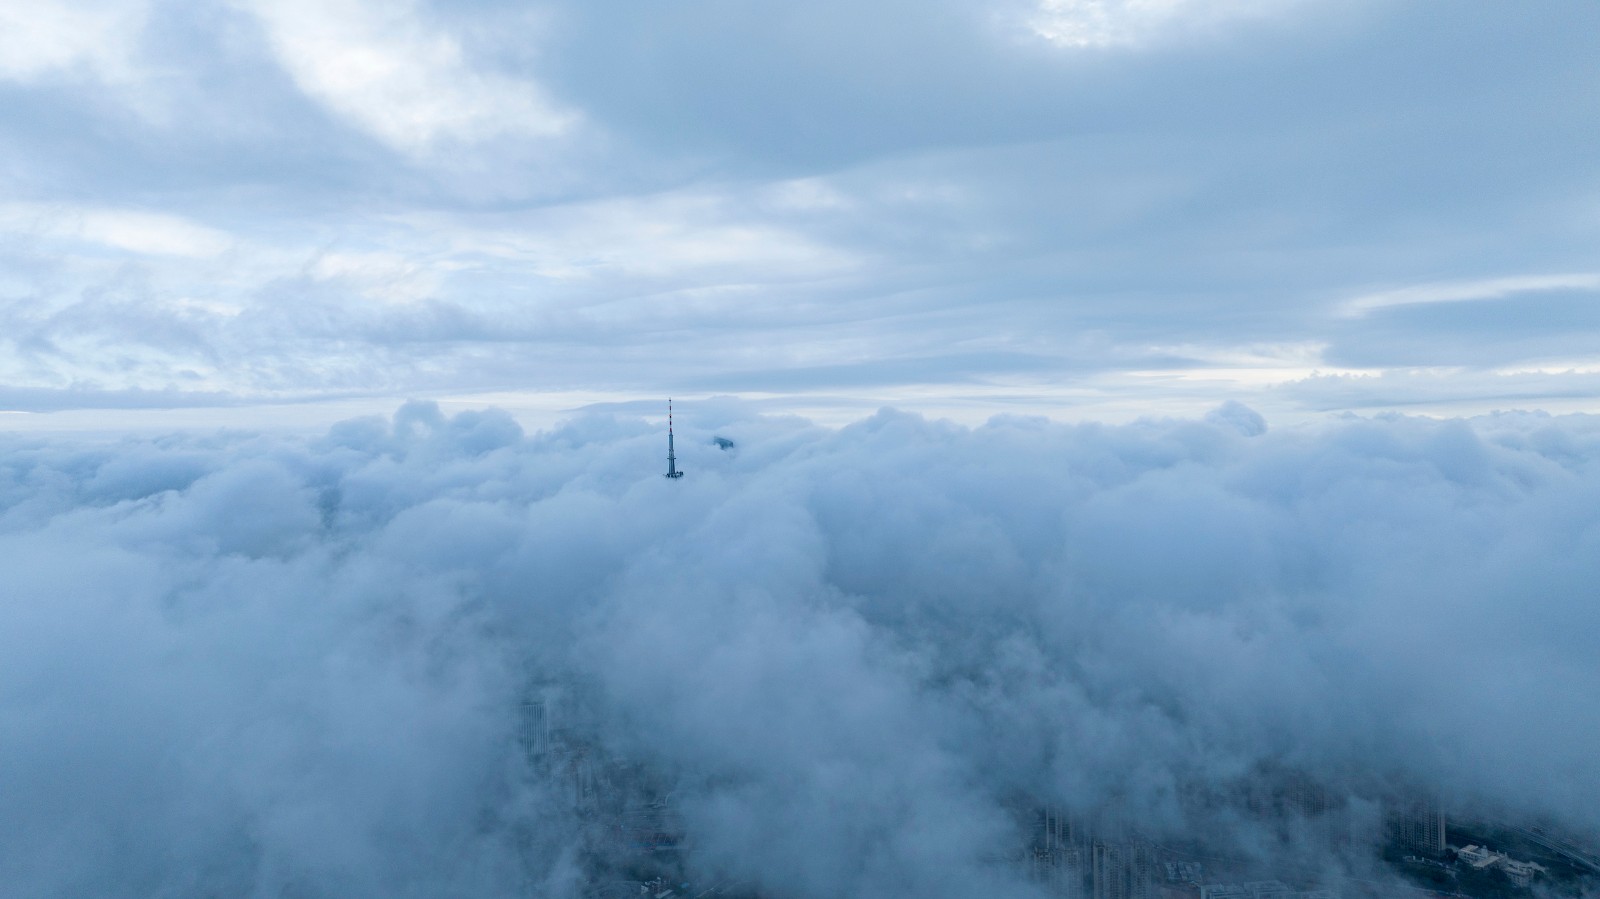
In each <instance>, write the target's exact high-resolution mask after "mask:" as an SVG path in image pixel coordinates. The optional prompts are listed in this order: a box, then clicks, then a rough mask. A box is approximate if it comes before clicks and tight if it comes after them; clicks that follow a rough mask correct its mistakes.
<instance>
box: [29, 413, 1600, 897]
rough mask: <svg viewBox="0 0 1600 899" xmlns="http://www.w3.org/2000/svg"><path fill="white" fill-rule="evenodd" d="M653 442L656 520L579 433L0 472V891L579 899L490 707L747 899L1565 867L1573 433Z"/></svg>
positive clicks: (1590, 647) (1577, 437)
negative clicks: (1115, 834)
mask: <svg viewBox="0 0 1600 899" xmlns="http://www.w3.org/2000/svg"><path fill="white" fill-rule="evenodd" d="M679 412H680V414H679V417H678V425H679V427H678V457H679V463H680V466H681V467H682V468H684V469H686V470H687V472H688V474H687V476H686V477H685V478H683V479H682V480H679V481H670V480H668V479H665V478H663V477H661V472H662V470H664V465H665V460H664V458H663V456H664V451H665V447H664V446H663V442H664V441H663V436H664V434H663V428H662V427H661V425H662V424H663V422H659V421H655V420H650V421H647V420H644V419H641V418H637V417H630V416H624V415H620V414H609V413H604V412H595V413H586V414H579V415H577V416H576V417H574V418H572V419H571V420H570V421H568V422H566V423H565V424H563V425H561V426H559V427H556V428H553V429H551V430H547V431H542V432H539V433H534V434H528V433H524V431H523V429H522V428H520V427H519V426H518V425H517V424H516V423H515V422H514V421H513V420H512V419H511V418H510V417H509V416H507V415H505V414H503V413H499V412H496V411H492V410H491V411H487V412H466V413H462V414H459V415H456V416H454V417H446V416H444V415H442V414H441V413H440V412H439V410H438V409H437V407H434V406H432V405H429V404H423V403H411V404H407V405H406V406H404V407H402V408H400V409H399V410H398V411H397V412H396V413H395V414H394V415H393V416H392V417H391V418H388V419H360V420H353V421H348V422H344V423H341V424H339V425H336V426H334V427H332V428H331V429H329V430H328V431H327V432H326V433H324V434H321V435H318V436H316V437H313V438H303V437H296V436H287V435H275V434H273V433H248V432H219V433H188V434H176V435H169V436H160V437H143V436H141V437H126V438H115V439H94V438H89V437H77V436H75V437H71V438H64V437H38V436H27V437H19V436H5V437H0V559H3V560H4V564H5V576H4V578H3V580H0V796H3V797H4V800H3V801H0V872H4V873H3V874H0V878H3V881H4V884H5V885H4V888H3V890H0V892H4V893H5V894H6V895H8V896H27V897H31V896H87V895H94V896H107V897H111V896H164V897H165V896H170V897H187V896H263V897H264V896H273V897H277V896H443V895H456V896H514V895H548V896H571V895H580V894H581V893H582V891H583V890H584V889H585V883H586V881H588V880H589V879H591V878H593V877H595V876H597V875H596V874H595V872H594V870H593V868H592V863H593V859H594V857H595V856H594V852H593V834H592V833H591V831H592V828H591V827H590V826H589V824H588V823H587V822H586V821H584V820H583V816H582V815H581V814H580V811H579V810H578V809H577V808H576V807H575V805H574V803H573V802H572V801H570V798H569V794H570V792H571V790H570V789H569V785H568V784H567V782H566V781H567V779H569V775H568V774H567V773H563V772H562V771H560V770H557V769H556V768H554V767H552V766H549V765H545V766H541V765H538V764H532V763H530V759H529V752H528V749H527V746H526V744H525V737H524V736H519V734H521V733H523V729H525V727H526V721H525V720H524V717H523V716H525V715H526V711H525V708H526V707H525V705H524V703H525V701H526V700H527V699H528V698H529V697H530V696H540V697H546V698H548V699H549V702H548V708H549V714H550V715H551V716H552V722H553V724H552V726H553V727H555V728H556V729H557V731H558V732H559V739H562V740H566V741H569V742H570V743H572V744H574V745H577V744H581V745H582V746H583V747H585V750H584V751H585V752H586V753H588V754H589V757H590V758H603V759H605V760H607V761H606V764H609V765H612V766H613V767H617V766H626V767H627V769H628V770H630V771H634V772H636V773H637V777H638V778H640V779H641V780H646V781H648V782H650V783H651V784H653V785H654V787H653V788H652V789H657V790H659V791H660V792H661V793H662V794H664V795H670V806H671V810H672V815H673V816H674V820H675V821H676V825H675V826H677V827H679V828H680V829H681V834H682V842H681V848H682V857H683V865H684V870H685V871H686V872H687V873H686V876H690V877H694V878H699V879H702V880H705V881H711V880H716V879H719V878H721V879H731V880H737V881H744V882H746V883H747V884H749V885H750V888H752V889H755V890H758V891H760V892H761V893H762V895H771V896H779V897H789V896H792V897H813V896H816V897H822V896H912V895H916V896H1034V895H1042V893H1041V892H1040V887H1039V886H1038V885H1036V884H1033V883H1030V882H1029V879H1028V876H1027V872H1026V870H1025V869H1024V867H1023V866H1021V865H1019V864H1016V863H1015V859H1017V858H1020V853H1021V851H1022V850H1023V848H1024V847H1025V846H1026V845H1027V841H1028V839H1029V835H1028V832H1027V831H1028V827H1029V826H1030V825H1029V819H1028V817H1027V814H1026V812H1027V811H1028V810H1030V809H1035V808H1054V809H1060V810H1063V811H1065V812H1067V813H1070V814H1074V815H1081V816H1085V817H1086V818H1092V819H1094V820H1096V821H1098V822H1100V824H1099V826H1101V827H1104V828H1119V829H1121V830H1124V831H1126V830H1136V831H1138V832H1139V833H1141V834H1144V835H1146V836H1148V837H1149V838H1150V839H1154V840H1159V841H1164V842H1166V843H1171V844H1177V843H1184V844H1195V845H1200V844H1204V845H1206V846H1208V847H1212V850H1213V851H1217V852H1227V853H1232V854H1233V855H1237V856H1245V857H1251V858H1257V859H1261V860H1263V863H1264V864H1271V863H1273V862H1274V860H1275V859H1280V858H1281V859H1289V858H1292V859H1295V860H1296V861H1295V863H1296V864H1315V865H1317V866H1321V867H1322V868H1325V869H1326V870H1328V871H1334V872H1339V871H1355V870H1357V869H1359V867H1360V865H1361V862H1360V860H1359V859H1360V858H1361V857H1362V854H1363V853H1367V854H1369V855H1370V849H1371V846H1372V845H1373V843H1374V842H1375V841H1376V839H1377V837H1376V835H1375V826H1376V825H1374V824H1373V821H1374V820H1375V816H1376V814H1377V812H1376V811H1375V810H1376V809H1378V808H1379V807H1380V806H1381V805H1382V803H1383V802H1384V801H1385V800H1386V799H1388V798H1391V797H1394V796H1409V795H1427V796H1431V797H1436V798H1437V799H1438V801H1439V802H1441V803H1442V804H1443V805H1444V806H1446V807H1447V808H1449V809H1451V810H1452V812H1453V813H1461V814H1481V815H1511V816H1521V817H1524V818H1527V819H1538V820H1545V821H1550V822H1553V823H1556V824H1558V825H1560V826H1563V827H1566V828H1570V829H1572V830H1574V831H1578V832H1594V831H1600V805H1597V804H1596V802H1595V797H1597V796H1600V756H1597V755H1596V753H1595V752H1594V747H1595V746H1600V701H1597V700H1596V697H1597V696H1600V666H1597V665H1596V663H1595V662H1596V653H1595V645H1596V642H1595V636H1594V635H1595V634H1596V633H1597V632H1600V603H1597V601H1596V599H1597V597H1596V588H1595V585H1596V584H1597V583H1600V419H1596V418H1593V417H1584V416H1566V417H1551V416H1545V415H1540V414H1531V413H1530V414H1503V415H1495V416H1488V417H1482V418H1477V419H1472V420H1465V421H1464V420H1450V421H1436V420H1428V419H1420V418H1406V417H1389V418H1381V419H1364V418H1354V417H1352V418H1346V419H1341V420H1334V421H1331V422H1329V423H1326V424H1323V425H1318V426H1303V427H1295V428H1270V427H1268V423H1267V422H1265V421H1263V420H1262V418H1261V417H1260V416H1259V415H1257V414H1256V413H1254V412H1253V411H1251V410H1250V409H1248V408H1245V407H1243V406H1239V405H1237V404H1229V405H1226V406H1224V407H1221V408H1219V409H1218V410H1217V411H1215V412H1213V413H1212V414H1211V415H1209V416H1206V417H1205V418H1203V419H1201V420H1146V421H1141V422H1138V423H1135V424H1131V425H1125V426H1117V427H1111V426H1103V425H1092V424H1089V425H1081V424H1080V425H1063V424H1057V423H1052V422H1048V421H1045V420H1042V419H1022V418H997V419H994V420H991V421H990V422H989V423H988V424H986V425H983V426H981V427H976V428H966V427H961V426H957V425H953V424H950V423H948V422H940V421H929V420H925V419H923V418H919V417H916V416H913V415H909V414H905V413H901V412H896V411H893V410H884V411H882V412H879V413H877V414H876V415H873V416H871V417H869V418H866V419H864V420H861V421H859V422H856V423H854V424H851V425H849V426H847V427H843V428H839V429H829V428H823V427H819V426H816V425H813V424H811V423H809V422H807V421H804V420H801V419H797V418H782V417H772V416H762V415H758V414H756V413H754V412H753V411H751V410H750V408H749V407H747V406H744V405H741V404H739V403H737V402H733V401H715V400H712V401H706V402H703V403H699V404H695V405H690V406H688V407H687V408H684V407H680V410H679ZM713 436H722V437H725V438H727V439H728V440H731V441H732V442H733V446H732V447H730V448H726V449H724V448H721V447H719V446H718V444H717V443H716V442H714V441H713V440H712V438H713ZM1270 771H1292V772H1297V774H1298V775H1303V776H1306V777H1310V778H1313V779H1315V780H1316V781H1317V782H1319V783H1321V784H1323V785H1326V786H1327V787H1328V788H1329V790H1330V791H1331V792H1333V793H1334V794H1335V795H1337V796H1338V797H1339V802H1340V803H1342V806H1343V807H1345V808H1347V809H1348V810H1350V816H1351V820H1352V821H1353V822H1355V823H1353V824H1352V825H1351V827H1352V828H1353V832H1354V833H1355V838H1354V841H1353V842H1352V843H1346V844H1342V848H1336V849H1327V850H1316V851H1315V852H1313V851H1312V850H1310V849H1308V848H1307V846H1308V845H1310V844H1309V843H1308V842H1307V841H1305V840H1302V839H1300V838H1299V837H1296V836H1295V835H1293V834H1290V835H1289V836H1287V837H1285V836H1283V835H1282V834H1279V833H1275V832H1272V829H1271V828H1270V827H1264V826H1262V825H1261V824H1260V823H1259V822H1252V821H1251V820H1249V819H1248V816H1247V815H1245V814H1244V813H1243V812H1242V811H1241V808H1240V806H1239V805H1238V803H1237V802H1234V801H1233V800H1232V799H1230V798H1229V797H1230V796H1232V795H1233V794H1235V793H1236V792H1237V791H1238V789H1239V788H1240V784H1243V783H1246V782H1248V781H1249V780H1250V779H1251V778H1253V777H1259V776H1261V774H1262V772H1270ZM1308 858H1310V859H1311V861H1309V862H1308V861H1307V859H1308Z"/></svg>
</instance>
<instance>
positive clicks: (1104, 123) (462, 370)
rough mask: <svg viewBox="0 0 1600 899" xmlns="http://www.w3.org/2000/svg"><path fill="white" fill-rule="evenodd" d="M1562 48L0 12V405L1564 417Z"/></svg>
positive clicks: (343, 14)
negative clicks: (533, 394) (495, 401)
mask: <svg viewBox="0 0 1600 899" xmlns="http://www.w3.org/2000/svg"><path fill="white" fill-rule="evenodd" d="M1247 7H1248V9H1247ZM1596 15H1597V13H1596V11H1595V7H1594V6H1593V4H1590V3H1585V2H1582V0H1572V2H1558V3H1553V4H1550V5H1548V6H1547V7H1546V8H1545V9H1544V10H1543V13H1542V14H1541V15H1540V16H1537V17H1530V16H1526V15H1524V14H1523V13H1522V12H1521V11H1519V10H1515V9H1511V8H1505V9H1501V8H1494V9H1489V10H1473V11H1471V12H1470V13H1468V12H1465V11H1456V10H1450V11H1446V12H1442V13H1441V12H1440V11H1439V10H1432V9H1422V8H1419V7H1415V6H1412V5H1407V4H1401V3H1392V2H1388V0H1364V2H1360V3H1333V2H1327V0H1295V2H1283V3H1277V4H1241V3H1234V2H1226V3H1222V2H1208V3H1199V2H1177V0H1159V2H1155V0H1142V2H1121V0H1115V2H1114V0H1070V2H1069V0H1050V2H1032V0H1014V2H1013V0H1007V2H1003V3H978V2H972V0H937V2H932V3H928V2H922V3H907V2H902V0H891V2H880V3H875V4H873V5H872V6H871V7H870V8H863V7H862V5H861V4H852V3H840V2H834V0H827V2H815V0H814V2H808V3H798V2H787V0H785V2H778V3H775V4H768V5H767V6H765V7H763V8H762V9H761V10H759V11H756V10H753V9H752V8H750V7H748V6H746V5H744V4H740V3H730V2H726V0H691V2H675V3H670V4H653V5H650V4H647V5H644V6H640V5H638V4H634V5H628V6H618V5H616V4H606V3H592V2H591V3H569V2H562V0H549V2H542V3H537V4H521V5H514V6H513V5H507V4H502V3H466V4H462V3H455V4H441V3H429V2H421V0H418V2H403V3H378V2H374V0H340V2H338V3H333V4H329V3H323V4H314V5H307V4H303V3H283V2H280V3H250V2H240V3H234V4H223V5H220V6H215V7H207V8H204V9H199V8H196V7H194V6H193V5H192V4H182V3H173V2H167V0H149V2H143V0H122V2H115V0H104V2H98V0H97V2H76V0H72V2H69V0H52V2H49V3H39V4H30V5H28V6H27V8H26V9H22V8H20V7H19V8H18V9H17V10H15V11H10V12H5V13H0V58H3V59H4V60H5V61H4V62H0V116H4V118H5V120H6V121H7V122H8V123H9V127H8V128H7V129H6V133H5V134H4V135H0V165H3V166H4V168H5V170H6V171H7V172H8V178H9V181H8V195H7V197H5V198H4V202H3V203H0V385H3V386H4V387H6V388H8V389H10V390H12V391H26V392H27V395H28V396H29V397H31V398H32V399H31V401H30V403H29V404H28V405H27V408H30V409H37V410H48V409H55V408H84V407H86V406H90V405H93V401H91V400H89V399H87V398H89V397H95V396H101V397H108V399H106V400H104V401H103V402H104V403H106V404H108V405H112V406H115V405H126V404H127V402H128V400H126V399H123V400H118V399H117V398H116V396H115V395H116V394H118V393H127V394H130V395H133V396H137V395H140V394H150V393H161V394H163V395H170V396H173V397H175V398H176V400H175V401H176V402H179V403H182V402H183V400H184V397H186V396H192V398H193V400H194V402H195V403H196V404H206V403H210V402H212V401H213V400H214V398H215V397H216V396H218V395H222V396H226V397H228V398H230V399H231V400H232V401H233V402H240V403H244V402H258V401H271V400H304V399H317V398H321V399H326V398H332V397H339V396H349V395H352V394H362V395H367V396H378V397H383V398H384V403H385V404H387V403H389V402H391V398H393V397H398V396H414V395H422V394H430V395H454V394H463V393H482V392H494V391H508V390H516V389H528V388H529V385H539V386H540V387H542V388H545V389H558V390H591V391H602V392H608V393H610V394H612V395H613V396H637V395H640V394H645V395H658V394H663V393H667V392H674V391H675V392H678V393H682V392H683V390H684V389H698V390H703V391H706V392H736V393H740V394H745V395H751V396H754V395H758V394H760V393H763V392H769V393H779V394H783V395H786V396H808V395H809V396H810V397H811V398H812V399H811V400H810V402H811V403H812V405H819V402H818V401H817V397H818V396H821V395H827V394H830V393H846V394H851V395H855V396H858V397H859V396H866V397H870V398H872V400H873V402H878V401H882V400H887V401H891V402H895V403H898V404H901V405H920V404H919V403H918V398H917V396H916V391H915V388H917V387H918V386H930V385H932V386H937V387H938V388H939V389H940V391H942V393H943V394H944V395H946V396H952V395H961V396H964V397H967V398H968V399H970V400H971V401H972V402H974V403H977V404H985V403H987V406H986V408H987V411H989V412H992V411H995V409H996V408H998V407H1000V406H1001V405H1002V404H1001V403H1000V402H997V401H994V400H993V399H992V398H993V397H994V396H997V395H1001V394H1006V393H1010V394H1028V395H1032V396H1035V397H1046V398H1047V399H1046V400H1045V401H1044V402H1042V403H1041V405H1042V406H1044V407H1051V406H1053V407H1055V408H1056V409H1061V410H1065V409H1068V408H1070V407H1071V406H1072V405H1073V404H1080V405H1081V404H1082V403H1084V402H1086V401H1087V402H1094V403H1096V404H1098V408H1097V413H1098V414H1102V415H1106V414H1116V415H1118V417H1131V416H1129V415H1125V414H1124V413H1125V412H1126V410H1132V413H1133V414H1135V415H1136V414H1138V413H1139V412H1141V411H1143V412H1150V411H1155V412H1158V413H1167V412H1171V411H1173V410H1179V411H1182V412H1184V413H1185V414H1188V413H1191V412H1194V411H1196V410H1195V406H1194V403H1195V400H1194V399H1193V397H1192V396H1191V395H1190V392H1189V391H1187V390H1186V387H1187V386H1188V385H1192V384H1193V383H1194V382H1195V381H1197V380H1202V381H1206V382H1207V384H1206V389H1205V393H1206V396H1207V399H1206V400H1205V402H1211V400H1210V399H1209V397H1211V396H1217V395H1226V396H1231V397H1233V398H1235V399H1239V400H1241V401H1245V402H1250V403H1251V404H1253V405H1255V406H1257V407H1260V408H1263V409H1267V410H1269V411H1273V412H1276V413H1279V414H1287V413H1291V412H1296V411H1299V412H1312V411H1315V410H1317V409H1320V408H1322V406H1321V405H1320V404H1319V403H1305V402H1303V400H1302V397H1303V396H1304V395H1305V393H1306V392H1307V391H1308V390H1312V391H1314V390H1315V388H1314V387H1312V388H1307V386H1306V385H1305V383H1304V382H1305V381H1306V379H1307V378H1308V377H1310V376H1311V375H1312V374H1313V373H1320V374H1322V375H1325V376H1332V375H1342V376H1346V377H1350V378H1368V379H1374V380H1373V381H1372V382H1370V383H1369V382H1361V383H1362V384H1365V385H1366V386H1368V387H1369V388H1371V389H1365V390H1358V389H1352V390H1349V391H1346V392H1345V393H1343V394H1341V395H1342V396H1345V397H1347V400H1348V401H1347V402H1346V404H1345V405H1344V406H1342V407H1341V408H1349V409H1375V408H1381V407H1385V406H1390V407H1393V406H1402V407H1410V406H1413V405H1415V404H1418V403H1428V404H1430V406H1432V407H1434V408H1443V409H1454V410H1456V411H1459V410H1461V409H1470V408H1494V407H1495V406H1496V404H1497V403H1498V402H1499V399H1498V398H1499V397H1501V396H1503V395H1505V394H1506V393H1507V392H1509V391H1515V392H1517V393H1518V394H1519V395H1524V394H1529V393H1530V388H1529V386H1528V384H1527V383H1522V384H1520V385H1518V384H1509V382H1506V381H1505V380H1504V379H1505V378H1507V377H1509V376H1511V374H1512V373H1513V372H1511V371H1508V370H1515V372H1526V371H1533V372H1536V373H1537V374H1539V375H1540V376H1541V378H1540V380H1539V383H1540V384H1541V385H1547V386H1541V387H1538V388H1536V389H1532V390H1531V395H1530V397H1529V400H1528V404H1540V403H1543V404H1546V405H1548V404H1550V403H1551V402H1554V401H1557V400H1561V401H1572V399H1573V398H1574V397H1578V398H1583V399H1587V400H1591V401H1592V399H1593V397H1594V392H1593V390H1592V388H1591V386H1590V385H1589V384H1588V383H1587V381H1586V380H1585V379H1584V378H1582V377H1581V376H1577V375H1581V371H1574V369H1582V368H1583V367H1585V366H1589V367H1592V366H1594V365H1596V364H1597V360H1596V359H1595V357H1594V353H1593V347H1594V346H1595V345H1596V338H1597V330H1596V328H1597V326H1596V323H1595V321H1594V320H1593V316H1592V315H1591V314H1590V313H1591V311H1592V309H1593V308H1594V306H1595V301H1596V293H1595V290H1596V288H1595V284H1596V272H1600V258H1597V257H1596V254H1595V252H1594V247H1595V246H1597V245H1600V234H1597V233H1596V229H1597V224H1596V219H1595V217H1594V215H1593V214H1592V209H1593V207H1594V201H1595V199H1596V189H1597V188H1596V185H1597V184H1600V181H1597V179H1596V170H1595V166H1594V162H1593V154H1590V153H1587V152H1584V150H1585V149H1586V148H1588V147H1590V146H1593V145H1594V144H1595V143H1596V141H1597V135H1596V134H1595V126H1594V122H1595V121H1597V118H1596V116H1594V115H1592V114H1586V113H1585V111H1586V110H1592V107H1593V101H1592V96H1593V90H1592V85H1593V84H1594V83H1595V82H1596V80H1600V72H1597V71H1596V65H1597V64H1596V62H1595V60H1597V59H1600V52H1597V48H1596V46H1595V40H1596V38H1595V35H1600V27H1597V25H1600V23H1597V22H1596ZM1553 294H1560V295H1561V301H1560V302H1548V301H1549V300H1550V299H1551V295H1553ZM1424 305H1425V307H1426V308H1422V307H1423V306H1424ZM1507 321H1511V322H1514V323H1515V324H1516V326H1517V329H1518V333H1517V334H1516V335H1515V336H1516V339H1515V340H1509V341H1508V340H1505V339H1503V334H1502V328H1503V326H1504V324H1505V323H1506V322H1507ZM602 358H603V359H605V360H606V365H604V366H598V365H595V364H594V360H596V359H602ZM1240 360H1246V361H1245V362H1241V361H1240ZM666 370H670V371H672V372H673V376H674V378H675V379H676V383H675V386H674V387H673V389H672V391H669V390H667V389H664V388H663V387H662V386H661V381H662V380H663V377H662V374H661V373H662V372H663V371H666ZM1415 375H1420V376H1421V379H1420V382H1422V383H1427V384H1429V385H1430V388H1429V389H1426V390H1420V391H1417V392H1415V393H1408V392H1405V391H1399V390H1397V388H1396V385H1399V384H1401V383H1403V382H1406V381H1407V379H1408V378H1411V377H1412V376H1415ZM1321 396H1322V397H1323V399H1324V400H1325V399H1326V396H1327V395H1326V393H1325V392H1323V393H1322V394H1321ZM986 397H987V398H989V399H987V400H986V399H985V398H986ZM1069 399H1070V402H1069ZM1591 405H1592V403H1591ZM13 408H15V407H13ZM935 411H938V410H935ZM981 417H982V416H979V419H980V420H981Z"/></svg>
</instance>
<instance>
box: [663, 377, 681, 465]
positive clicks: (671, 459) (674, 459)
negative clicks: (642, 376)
mask: <svg viewBox="0 0 1600 899" xmlns="http://www.w3.org/2000/svg"><path fill="white" fill-rule="evenodd" d="M667 477H669V478H681V477H683V472H681V471H679V470H678V456H677V454H676V453H675V452H673V448H672V397H670V396H669V397H667Z"/></svg>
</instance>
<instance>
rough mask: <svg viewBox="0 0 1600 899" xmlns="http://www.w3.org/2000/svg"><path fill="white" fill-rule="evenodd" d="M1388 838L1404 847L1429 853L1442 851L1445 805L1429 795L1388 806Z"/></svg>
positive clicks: (1443, 846) (1444, 844)
mask: <svg viewBox="0 0 1600 899" xmlns="http://www.w3.org/2000/svg"><path fill="white" fill-rule="evenodd" d="M1386 818H1387V825H1388V831H1389V839H1390V840H1392V841H1393V842H1395V843H1398V844H1399V845H1400V846H1403V847H1405V848H1407V849H1417V850H1420V851H1422V852H1426V853H1430V854H1432V855H1440V854H1442V853H1443V852H1444V851H1445V846H1446V843H1445V835H1446V834H1445V817H1444V809H1443V808H1442V807H1441V806H1440V805H1439V803H1438V802H1437V801H1435V800H1432V799H1426V798H1424V799H1413V800H1409V801H1406V802H1403V803H1399V804H1396V805H1393V806H1391V807H1390V808H1389V809H1388V812H1387V814H1386Z"/></svg>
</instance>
